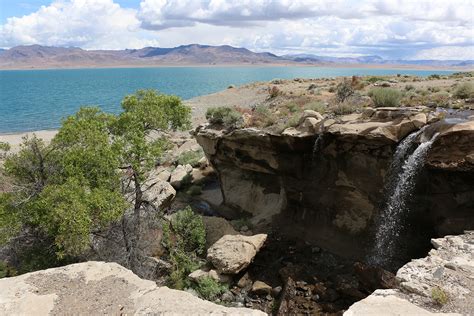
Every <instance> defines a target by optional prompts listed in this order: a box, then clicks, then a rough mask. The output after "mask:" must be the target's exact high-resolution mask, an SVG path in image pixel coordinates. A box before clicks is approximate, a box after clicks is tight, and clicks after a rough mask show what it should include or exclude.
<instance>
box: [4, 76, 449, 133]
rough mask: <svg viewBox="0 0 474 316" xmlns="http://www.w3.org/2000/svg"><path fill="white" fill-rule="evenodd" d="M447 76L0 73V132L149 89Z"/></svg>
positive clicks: (187, 92)
mask: <svg viewBox="0 0 474 316" xmlns="http://www.w3.org/2000/svg"><path fill="white" fill-rule="evenodd" d="M397 73H400V74H410V75H418V76H428V75H430V74H434V73H437V74H449V73H452V72H450V71H440V70H434V71H429V70H406V69H403V70H400V69H369V68H327V67H163V68H113V69H55V70H4V71H0V133H12V132H23V131H35V130H44V129H55V128H58V127H59V125H60V123H61V119H62V118H64V117H66V116H68V115H70V114H73V113H74V112H76V111H77V110H78V109H79V107H80V106H81V105H98V106H100V107H101V108H102V109H103V110H105V111H108V112H118V111H120V100H122V98H123V97H124V96H125V95H127V94H130V93H133V92H134V91H136V90H137V89H144V88H153V89H158V90H160V91H161V92H164V93H168V94H175V95H178V96H180V97H181V98H183V99H189V98H192V97H196V96H200V95H204V94H209V93H213V92H217V91H219V90H222V89H225V88H227V87H228V86H229V85H231V84H233V85H237V86H238V85H242V84H245V83H249V82H254V81H268V80H272V79H275V78H281V79H288V78H296V77H300V78H321V77H335V76H352V75H374V76H376V75H392V74H397Z"/></svg>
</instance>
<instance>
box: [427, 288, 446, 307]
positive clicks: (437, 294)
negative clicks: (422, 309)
mask: <svg viewBox="0 0 474 316" xmlns="http://www.w3.org/2000/svg"><path fill="white" fill-rule="evenodd" d="M431 298H432V299H433V301H434V302H435V303H436V304H438V305H440V306H443V305H445V304H446V303H447V302H448V301H449V297H448V294H446V292H445V291H444V290H443V289H442V288H440V287H438V286H435V287H433V289H432V290H431Z"/></svg>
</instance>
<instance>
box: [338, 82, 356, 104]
mask: <svg viewBox="0 0 474 316" xmlns="http://www.w3.org/2000/svg"><path fill="white" fill-rule="evenodd" d="M353 94H354V89H353V88H352V85H351V82H350V81H349V80H345V79H344V81H343V82H341V83H339V84H338V85H337V87H336V99H337V101H338V102H344V101H345V100H346V99H347V98H348V97H350V96H351V95H353Z"/></svg>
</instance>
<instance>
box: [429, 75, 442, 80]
mask: <svg viewBox="0 0 474 316" xmlns="http://www.w3.org/2000/svg"><path fill="white" fill-rule="evenodd" d="M428 79H429V80H437V79H441V76H440V75H438V74H432V75H429V76H428Z"/></svg>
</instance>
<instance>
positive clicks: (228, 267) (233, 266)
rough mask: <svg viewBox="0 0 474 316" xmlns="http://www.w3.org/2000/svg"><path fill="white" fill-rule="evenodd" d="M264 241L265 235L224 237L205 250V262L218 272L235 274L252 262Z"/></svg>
mask: <svg viewBox="0 0 474 316" xmlns="http://www.w3.org/2000/svg"><path fill="white" fill-rule="evenodd" d="M266 239H267V235H266V234H258V235H254V236H243V235H226V236H224V237H222V238H221V239H219V240H218V241H217V242H215V243H214V244H213V245H212V246H211V248H209V249H208V250H207V260H208V261H210V262H211V263H212V264H213V265H214V267H216V269H217V270H218V271H219V272H222V273H230V274H237V273H239V272H240V271H242V270H243V269H245V268H246V267H247V266H248V265H249V264H250V263H251V262H252V260H253V258H254V257H255V255H256V254H257V252H258V251H259V250H260V248H261V247H262V246H263V243H264V242H265V240H266Z"/></svg>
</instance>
